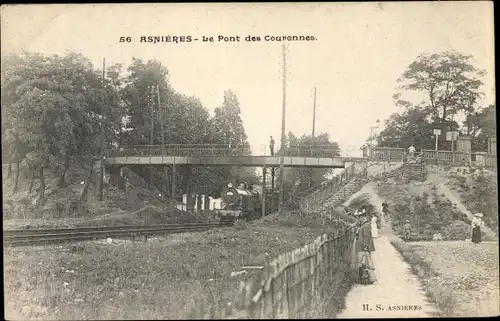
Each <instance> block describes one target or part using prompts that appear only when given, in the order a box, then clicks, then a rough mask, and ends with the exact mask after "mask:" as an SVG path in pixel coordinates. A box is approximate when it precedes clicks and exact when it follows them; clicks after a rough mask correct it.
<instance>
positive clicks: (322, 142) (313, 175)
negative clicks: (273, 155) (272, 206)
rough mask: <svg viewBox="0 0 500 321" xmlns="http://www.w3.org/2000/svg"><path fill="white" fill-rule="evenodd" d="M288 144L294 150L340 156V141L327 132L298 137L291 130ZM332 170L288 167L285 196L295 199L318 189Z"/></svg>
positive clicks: (285, 174)
mask: <svg viewBox="0 0 500 321" xmlns="http://www.w3.org/2000/svg"><path fill="white" fill-rule="evenodd" d="M286 145H288V147H289V148H290V149H291V151H292V152H293V151H295V150H296V149H298V150H299V152H300V151H301V152H307V153H311V154H312V155H314V154H322V155H327V156H328V157H335V156H340V148H339V145H338V143H337V142H334V141H331V140H330V137H329V135H328V134H327V133H320V134H319V135H317V136H315V137H312V136H311V135H302V136H300V137H297V136H296V135H295V134H293V133H292V132H289V133H288V135H287V137H286ZM281 152H282V151H281V149H280V150H278V154H280V153H281ZM278 172H279V171H278ZM331 172H332V171H331V169H321V168H314V169H310V168H286V169H285V170H284V172H283V174H284V184H283V185H284V192H285V194H287V196H285V198H288V199H293V198H297V197H300V196H305V195H307V194H309V193H311V192H313V191H314V190H317V189H318V188H319V187H321V184H322V183H323V182H324V181H325V176H326V175H328V174H330V173H331ZM277 175H279V173H278V174H277Z"/></svg>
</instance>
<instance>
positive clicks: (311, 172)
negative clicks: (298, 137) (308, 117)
mask: <svg viewBox="0 0 500 321" xmlns="http://www.w3.org/2000/svg"><path fill="white" fill-rule="evenodd" d="M315 128H316V87H314V103H313V126H312V135H311V136H312V137H311V138H312V142H313V145H314V144H315V143H316V141H315V140H314V130H315ZM312 174H313V169H312V168H310V170H309V188H311V185H312Z"/></svg>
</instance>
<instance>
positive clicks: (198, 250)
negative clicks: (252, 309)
mask: <svg viewBox="0 0 500 321" xmlns="http://www.w3.org/2000/svg"><path fill="white" fill-rule="evenodd" d="M291 216H292V217H291V218H289V219H290V220H288V219H286V218H283V217H278V216H270V217H266V219H265V220H264V221H262V222H259V223H255V224H242V225H238V226H236V227H232V228H224V229H221V230H213V231H207V232H202V233H192V234H182V235H181V234H179V235H172V236H169V237H167V238H158V239H153V240H150V241H148V242H147V243H140V242H139V243H133V242H130V241H117V243H116V244H107V243H103V242H85V243H80V244H79V245H63V246H60V247H55V246H44V247H37V248H12V249H5V252H4V256H5V298H6V312H7V317H9V316H11V317H16V316H18V317H22V318H38V319H47V318H58V319H88V318H97V319H115V318H127V319H133V318H140V319H147V318H156V319H158V318H162V319H164V318H182V317H186V315H185V313H186V312H187V311H188V310H190V308H191V307H193V306H199V305H200V304H202V303H203V302H208V301H210V300H213V299H211V298H215V300H220V299H227V300H232V299H233V297H234V295H235V293H236V291H237V289H238V284H239V280H240V279H239V278H240V277H236V278H233V277H231V276H230V274H231V272H232V271H237V270H238V268H239V267H241V266H242V265H261V264H263V262H264V261H265V259H266V257H267V256H269V257H270V258H272V257H276V256H277V255H278V254H280V253H283V252H286V251H289V250H292V249H295V248H297V247H300V246H302V245H304V244H306V243H308V242H310V241H312V240H314V239H315V238H316V237H317V236H319V235H320V234H322V233H324V232H332V231H333V230H335V229H336V226H335V225H334V224H333V223H331V224H330V225H326V226H321V227H320V226H318V225H317V224H315V223H314V222H311V220H309V219H305V218H301V217H299V216H294V215H291ZM290 221H292V223H290ZM291 225H293V226H291ZM266 253H267V255H266ZM67 270H68V271H69V272H66V271H67ZM70 271H74V273H71V272H70ZM250 273H255V272H250ZM65 282H66V283H65Z"/></svg>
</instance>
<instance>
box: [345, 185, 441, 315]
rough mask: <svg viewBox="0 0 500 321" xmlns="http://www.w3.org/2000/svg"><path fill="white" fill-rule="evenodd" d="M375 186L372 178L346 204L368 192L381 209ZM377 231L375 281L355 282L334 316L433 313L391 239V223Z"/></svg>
mask: <svg viewBox="0 0 500 321" xmlns="http://www.w3.org/2000/svg"><path fill="white" fill-rule="evenodd" d="M375 186H376V183H374V182H370V183H368V184H367V185H365V186H364V187H363V188H362V189H361V190H360V191H359V192H358V193H356V194H354V195H353V196H352V197H351V198H350V199H349V200H348V201H347V202H346V203H345V205H348V204H349V202H350V201H351V200H352V199H354V198H355V197H356V196H357V195H361V194H369V195H370V199H371V202H372V204H373V205H374V206H375V207H376V208H377V210H379V209H381V206H382V200H381V199H380V198H379V197H378V195H377V194H376V193H375V190H374V187H375ZM379 232H380V237H379V238H376V239H375V240H374V241H375V252H373V253H372V259H373V263H374V265H375V267H376V274H377V278H378V281H377V282H375V283H374V284H371V285H367V286H364V285H358V284H356V285H354V286H353V288H352V289H351V291H350V292H349V293H348V295H347V297H346V308H345V309H344V311H342V313H341V314H339V315H338V316H337V318H394V317H433V316H434V315H435V313H436V309H435V307H434V306H433V305H431V304H429V303H428V302H427V299H426V297H425V295H424V293H423V291H422V289H421V285H420V282H419V280H418V278H417V277H416V276H415V275H413V273H412V272H411V270H410V266H409V265H408V264H407V263H406V262H405V261H404V260H403V258H402V257H401V255H400V254H399V253H398V252H397V251H396V249H395V248H394V247H393V246H392V245H391V243H390V238H391V237H393V236H392V231H391V229H390V226H389V225H388V224H387V223H386V222H382V227H381V229H380V231H379ZM366 305H368V309H366ZM364 307H365V309H364Z"/></svg>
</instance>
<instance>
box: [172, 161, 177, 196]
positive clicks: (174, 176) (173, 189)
mask: <svg viewBox="0 0 500 321" xmlns="http://www.w3.org/2000/svg"><path fill="white" fill-rule="evenodd" d="M175 169H176V168H175V164H173V165H172V200H173V202H174V204H176V201H175V183H176V181H177V177H176V176H177V173H176V170H175Z"/></svg>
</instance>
